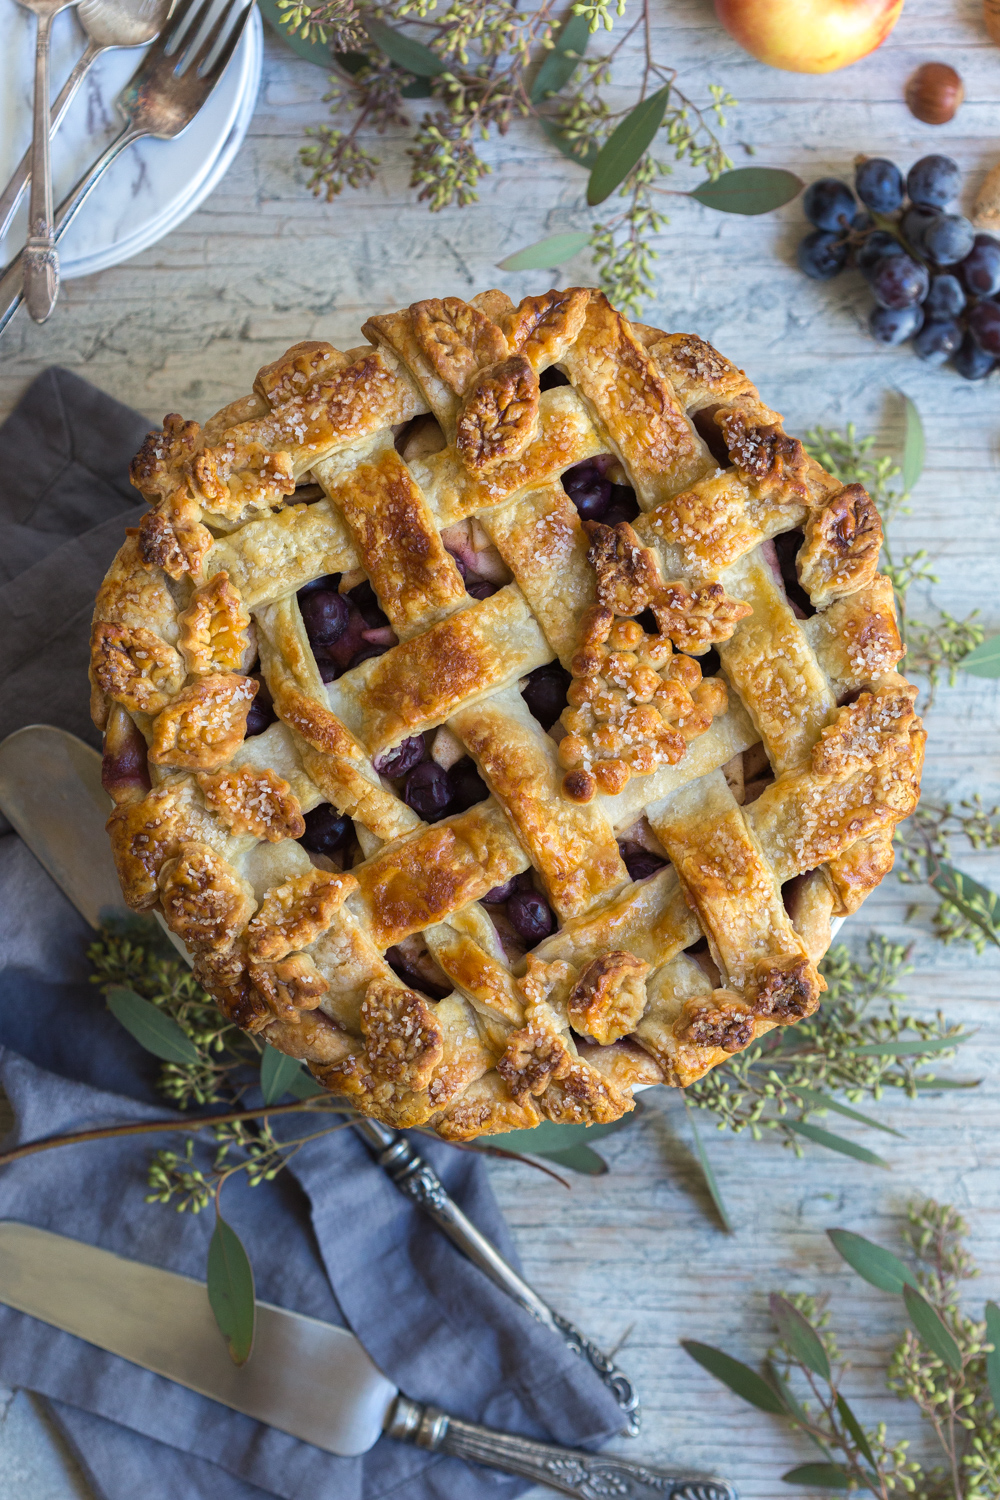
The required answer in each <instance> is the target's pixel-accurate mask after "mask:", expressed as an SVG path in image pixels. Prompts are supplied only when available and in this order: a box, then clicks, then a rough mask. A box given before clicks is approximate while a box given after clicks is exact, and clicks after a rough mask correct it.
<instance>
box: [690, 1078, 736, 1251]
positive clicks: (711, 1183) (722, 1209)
mask: <svg viewBox="0 0 1000 1500" xmlns="http://www.w3.org/2000/svg"><path fill="white" fill-rule="evenodd" d="M684 1107H685V1108H686V1110H687V1113H688V1119H689V1120H690V1122H691V1134H692V1135H693V1136H694V1149H695V1151H696V1153H697V1156H698V1165H699V1166H700V1167H701V1170H702V1175H703V1176H704V1178H705V1185H706V1186H707V1188H708V1191H709V1195H710V1197H711V1199H712V1202H713V1203H714V1204H715V1211H716V1213H717V1214H718V1215H719V1218H720V1219H721V1221H722V1227H723V1229H724V1230H725V1231H726V1233H727V1234H732V1233H733V1221H732V1219H731V1218H730V1217H729V1212H728V1210H727V1208H726V1203H725V1199H724V1198H723V1196H722V1193H721V1191H720V1190H719V1184H718V1182H717V1181H716V1178H715V1173H714V1172H713V1171H712V1163H711V1162H710V1161H709V1159H708V1153H707V1152H706V1150H705V1147H704V1145H703V1144H702V1139H701V1136H700V1134H699V1133H698V1127H697V1125H696V1124H695V1119H694V1111H693V1110H692V1109H691V1106H690V1105H689V1104H688V1102H687V1100H686V1099H685V1101H684Z"/></svg>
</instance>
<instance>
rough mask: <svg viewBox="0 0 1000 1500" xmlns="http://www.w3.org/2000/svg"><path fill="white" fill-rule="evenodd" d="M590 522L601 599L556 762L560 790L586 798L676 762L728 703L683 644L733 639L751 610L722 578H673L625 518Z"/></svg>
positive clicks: (692, 648)
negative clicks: (643, 618)
mask: <svg viewBox="0 0 1000 1500" xmlns="http://www.w3.org/2000/svg"><path fill="white" fill-rule="evenodd" d="M584 524H585V529H586V531H587V534H588V536H589V537H590V549H589V551H588V553H587V557H588V560H589V561H590V563H591V565H592V566H593V567H594V569H595V570H596V573H597V603H596V604H594V605H591V607H590V608H589V609H588V610H587V611H586V612H585V613H584V616H583V619H582V620H581V624H580V637H579V645H578V648H577V650H576V653H575V654H574V656H573V660H572V662H571V663H570V670H571V672H572V676H573V680H572V682H571V684H570V687H569V691H568V694H567V697H568V699H569V705H570V706H569V708H568V709H566V710H565V712H564V713H563V715H562V723H563V727H564V728H565V730H566V734H565V735H564V736H563V738H562V740H560V742H559V762H560V765H561V766H562V767H563V769H564V770H565V772H566V775H565V776H564V777H563V793H564V795H565V796H566V797H568V798H569V799H570V801H572V802H589V801H590V800H591V799H592V798H593V796H594V795H595V793H596V792H598V791H601V792H603V793H605V795H607V796H612V797H613V796H616V795H617V794H618V793H619V792H621V791H623V790H624V788H625V787H626V786H627V785H628V782H629V779H630V778H631V777H632V776H648V775H649V774H650V772H652V771H656V770H658V769H659V768H660V767H661V766H670V765H675V764H676V763H677V761H679V760H680V758H681V756H682V755H683V754H684V752H685V751H686V750H687V747H688V744H689V743H690V742H691V740H693V739H696V738H697V737H698V735H700V734H704V733H705V730H706V729H708V728H709V727H710V726H711V723H712V720H713V719H714V718H716V717H717V716H718V715H719V714H722V713H725V711H726V707H727V703H728V698H727V693H726V687H725V684H724V683H722V682H721V681H720V680H719V679H718V678H716V677H710V678H703V677H702V675H701V668H700V667H699V665H698V663H697V662H696V661H695V660H694V659H693V656H691V655H688V654H686V653H688V652H693V653H695V654H697V655H701V654H703V653H704V652H705V651H707V650H708V649H709V647H711V646H712V645H714V644H715V643H716V642H717V641H725V640H728V639H729V637H730V636H731V635H732V633H733V631H734V629H735V628H736V625H737V623H738V622H739V621H740V620H741V619H743V618H744V616H746V615H748V614H750V613H751V610H750V606H749V605H747V604H741V603H740V602H739V601H738V600H736V599H731V598H730V597H729V595H728V594H727V593H726V592H725V590H724V589H723V587H722V585H721V584H719V583H709V584H705V585H703V586H702V587H701V588H698V589H694V590H692V589H689V588H688V587H687V586H686V585H685V584H683V583H666V582H665V581H664V579H663V576H662V574H661V572H660V566H659V562H658V561H657V558H656V554H655V553H654V552H653V550H652V549H651V548H649V547H643V546H642V545H641V544H640V541H639V538H638V536H637V535H636V533H635V531H634V530H633V529H632V527H631V526H630V525H629V524H628V522H627V521H622V522H621V523H620V524H619V525H617V526H603V525H601V523H600V522H598V521H588V522H585V523H584ZM646 610H651V611H652V613H653V616H654V618H655V620H656V624H657V627H658V631H657V634H655V635H653V634H649V633H647V631H646V630H644V629H643V627H642V625H640V623H639V621H638V620H637V619H636V618H635V616H637V615H641V614H643V613H644V612H645V611H646ZM675 646H676V647H677V650H675V649H674V648H675Z"/></svg>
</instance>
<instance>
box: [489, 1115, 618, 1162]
mask: <svg viewBox="0 0 1000 1500" xmlns="http://www.w3.org/2000/svg"><path fill="white" fill-rule="evenodd" d="M629 1123H630V1117H629V1116H628V1115H623V1116H622V1118H621V1119H620V1120H612V1121H610V1123H609V1124H607V1125H555V1124H553V1122H552V1121H551V1120H543V1121H542V1123H541V1125H536V1126H535V1128H534V1130H508V1131H507V1133H506V1134H505V1135H504V1136H503V1138H502V1139H499V1140H496V1141H495V1144H496V1145H498V1146H501V1147H502V1148H503V1149H504V1151H517V1152H523V1153H524V1154H525V1155H526V1156H549V1155H551V1153H552V1152H553V1151H568V1150H569V1149H570V1148H571V1147H572V1146H579V1145H583V1144H587V1145H592V1144H593V1143H594V1141H599V1140H600V1139H601V1137H602V1136H603V1135H613V1134H614V1133H615V1131H616V1130H623V1129H624V1128H625V1126H626V1125H628V1124H629ZM491 1143H493V1137H492V1136H488V1137H486V1138H485V1140H484V1144H485V1145H489V1144H491Z"/></svg>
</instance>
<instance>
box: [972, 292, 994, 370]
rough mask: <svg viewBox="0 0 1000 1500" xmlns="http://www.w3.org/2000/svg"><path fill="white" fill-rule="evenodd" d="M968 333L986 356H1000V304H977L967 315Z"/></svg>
mask: <svg viewBox="0 0 1000 1500" xmlns="http://www.w3.org/2000/svg"><path fill="white" fill-rule="evenodd" d="M969 331H970V332H971V334H972V336H973V338H974V339H975V340H976V342H977V343H978V344H979V346H980V347H981V348H982V349H985V350H986V353H987V354H992V355H993V357H994V358H996V356H997V355H998V354H1000V304H998V303H996V302H977V303H976V305H975V307H974V308H973V309H972V311H971V312H970V313H969Z"/></svg>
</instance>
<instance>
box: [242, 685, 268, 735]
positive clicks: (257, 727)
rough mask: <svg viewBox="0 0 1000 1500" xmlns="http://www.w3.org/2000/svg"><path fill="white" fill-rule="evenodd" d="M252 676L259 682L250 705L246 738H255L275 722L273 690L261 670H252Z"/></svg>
mask: <svg viewBox="0 0 1000 1500" xmlns="http://www.w3.org/2000/svg"><path fill="white" fill-rule="evenodd" d="M250 676H251V677H252V678H253V680H254V682H256V683H259V684H260V685H259V687H258V688H257V694H256V697H255V698H254V700H253V702H252V703H251V705H250V712H249V713H248V714H247V728H246V738H247V739H248V740H249V739H253V737H254V735H257V734H263V733H264V730H265V729H267V728H268V726H269V725H271V724H273V723H274V719H275V713H274V704H273V703H272V702H271V690H270V688H269V687H268V685H267V683H266V682H265V681H264V678H263V677H262V676H261V675H260V673H259V672H251V673H250Z"/></svg>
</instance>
